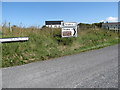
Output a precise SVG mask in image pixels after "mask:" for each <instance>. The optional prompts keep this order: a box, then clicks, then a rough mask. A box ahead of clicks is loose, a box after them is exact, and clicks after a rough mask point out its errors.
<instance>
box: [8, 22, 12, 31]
mask: <svg viewBox="0 0 120 90" xmlns="http://www.w3.org/2000/svg"><path fill="white" fill-rule="evenodd" d="M9 30H10V32H12V28H11V25H10V22H9Z"/></svg>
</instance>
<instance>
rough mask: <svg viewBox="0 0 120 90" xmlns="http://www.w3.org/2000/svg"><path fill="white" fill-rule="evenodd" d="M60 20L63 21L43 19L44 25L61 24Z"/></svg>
mask: <svg viewBox="0 0 120 90" xmlns="http://www.w3.org/2000/svg"><path fill="white" fill-rule="evenodd" d="M61 22H63V20H61V21H45V24H46V25H57V24H61Z"/></svg>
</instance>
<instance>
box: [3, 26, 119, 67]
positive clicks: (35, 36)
mask: <svg viewBox="0 0 120 90" xmlns="http://www.w3.org/2000/svg"><path fill="white" fill-rule="evenodd" d="M60 33H61V31H60V29H49V28H43V29H37V28H19V27H14V28H13V31H12V32H10V31H9V29H8V28H7V27H5V28H3V33H2V34H3V37H21V36H28V37H29V38H30V40H29V41H27V42H17V43H4V44H2V53H3V56H2V57H3V60H2V67H9V66H16V65H22V64H27V63H31V62H35V61H43V60H47V59H50V58H55V57H60V56H65V55H70V54H75V53H80V52H83V51H87V50H91V49H96V48H101V47H105V46H109V45H113V44H117V43H118V40H119V38H118V34H117V33H114V32H110V31H108V30H102V29H89V30H79V31H78V37H77V38H73V37H72V38H61V36H60Z"/></svg>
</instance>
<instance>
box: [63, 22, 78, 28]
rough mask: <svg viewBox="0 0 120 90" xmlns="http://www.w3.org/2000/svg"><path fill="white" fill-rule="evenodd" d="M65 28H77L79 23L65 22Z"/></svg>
mask: <svg viewBox="0 0 120 90" xmlns="http://www.w3.org/2000/svg"><path fill="white" fill-rule="evenodd" d="M64 26H67V27H69V26H77V23H76V22H64Z"/></svg>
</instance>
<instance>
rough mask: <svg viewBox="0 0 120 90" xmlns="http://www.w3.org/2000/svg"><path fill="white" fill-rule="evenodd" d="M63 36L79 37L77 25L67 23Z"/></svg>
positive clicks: (63, 29)
mask: <svg viewBox="0 0 120 90" xmlns="http://www.w3.org/2000/svg"><path fill="white" fill-rule="evenodd" d="M61 34H62V35H61V36H62V37H77V23H76V22H65V23H64V25H63V27H62V30H61Z"/></svg>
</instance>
